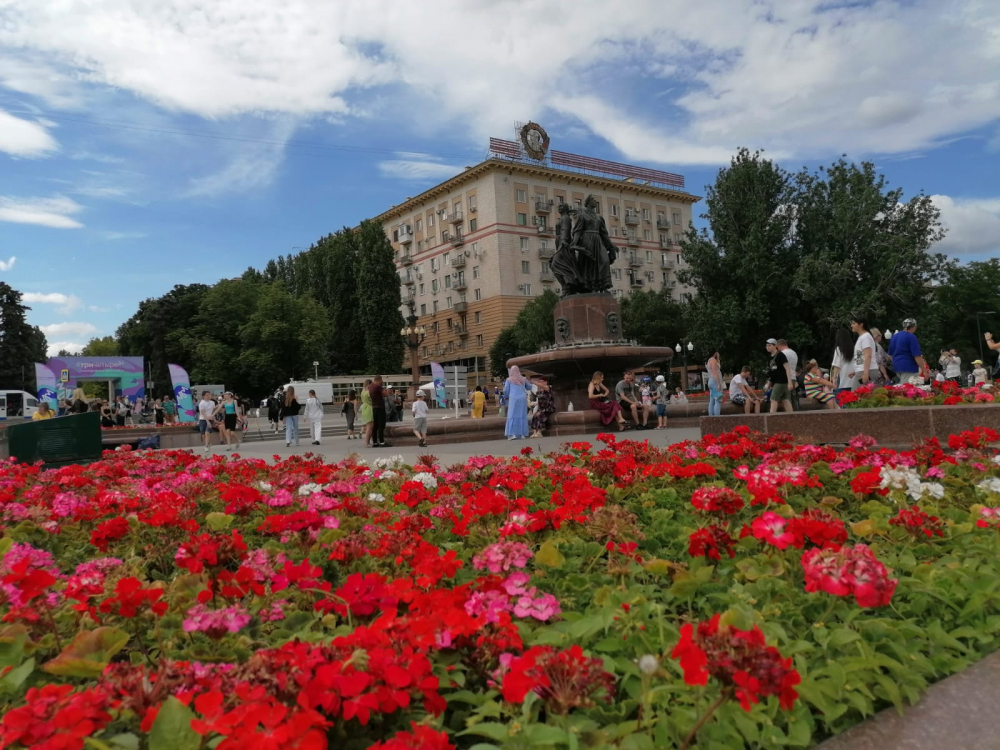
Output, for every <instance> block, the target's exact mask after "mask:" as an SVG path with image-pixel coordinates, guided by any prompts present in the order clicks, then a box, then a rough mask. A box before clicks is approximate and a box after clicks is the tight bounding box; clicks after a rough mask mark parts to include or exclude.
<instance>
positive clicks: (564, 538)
mask: <svg viewBox="0 0 1000 750" xmlns="http://www.w3.org/2000/svg"><path fill="white" fill-rule="evenodd" d="M996 438H997V435H996V434H995V433H991V432H990V431H988V430H977V431H974V432H970V433H965V434H963V435H959V436H955V437H953V438H952V439H951V440H949V446H947V448H946V449H942V447H941V446H939V445H938V444H937V443H936V441H928V443H927V444H925V445H924V446H922V447H920V448H919V449H917V450H913V451H909V452H905V453H897V452H894V451H890V450H885V449H878V448H877V447H875V446H874V445H871V444H870V443H871V441H867V440H857V441H855V442H854V444H853V445H852V446H851V447H850V448H848V449H846V450H843V451H840V452H838V451H835V450H833V449H828V448H818V447H814V446H797V447H796V446H793V445H792V444H791V443H790V440H789V439H788V437H787V436H772V437H770V438H763V437H760V436H755V435H752V434H750V433H749V431H747V430H746V429H742V430H737V431H734V432H733V433H730V434H727V435H721V436H712V437H709V438H705V439H704V440H702V441H700V442H697V443H682V444H678V445H674V446H671V447H670V448H668V449H665V450H660V449H656V448H652V447H650V446H649V445H647V444H645V443H634V442H621V443H616V442H615V437H614V436H612V435H602V436H600V440H601V441H602V442H604V443H605V444H606V447H599V446H598V447H595V446H593V445H591V444H590V443H587V442H579V443H573V444H572V445H569V446H567V448H566V451H565V452H563V453H559V454H553V455H551V456H547V457H544V458H537V457H535V456H532V455H531V451H530V448H525V450H524V451H523V455H522V456H520V457H518V458H515V459H507V460H503V459H497V458H492V457H477V458H472V459H470V460H469V461H468V462H467V463H466V464H465V465H462V466H454V467H447V468H444V467H439V466H436V465H435V460H434V459H433V457H431V456H427V457H423V458H422V459H421V460H422V462H423V464H422V465H420V466H416V467H412V468H410V467H403V466H400V465H398V464H396V462H394V461H393V460H392V459H387V458H382V459H378V460H376V461H375V462H374V464H373V465H371V466H366V465H365V464H363V463H362V462H360V461H356V460H347V461H345V462H343V463H340V464H336V465H330V464H323V463H322V462H321V461H320V460H319V459H314V458H312V457H309V456H295V457H292V458H289V459H286V460H283V461H280V462H277V463H274V464H268V463H266V462H264V461H260V460H248V459H236V460H231V461H226V460H224V459H222V458H221V457H213V458H208V459H201V458H198V457H197V456H194V455H192V454H189V453H185V452H171V451H162V452H157V453H133V452H129V451H122V452H118V453H113V454H112V453H109V454H106V457H105V459H104V460H102V461H101V462H99V463H95V464H91V465H88V466H85V467H78V466H74V467H66V468H62V469H58V470H52V471H48V472H41V471H40V470H39V469H38V468H37V467H33V466H25V465H18V466H15V465H11V464H5V465H3V467H2V472H0V518H2V525H3V531H4V536H3V537H2V539H0V553H2V563H0V612H2V614H3V625H2V626H0V675H2V676H0V702H3V704H4V705H3V706H2V708H3V711H2V713H3V718H2V720H0V746H2V747H15V748H16V747H22V746H25V747H39V748H42V747H44V748H82V747H84V746H85V744H84V743H85V741H86V747H88V748H96V749H97V750H104V749H105V748H113V749H116V750H117V749H119V748H121V749H124V748H137V747H144V748H146V747H148V748H149V750H164V749H166V748H171V749H172V750H189V749H190V750H197V749H198V748H220V749H221V750H229V749H230V748H241V749H244V750H252V749H254V748H282V749H284V748H290V749H294V748H302V749H306V748H310V749H311V748H326V747H344V748H355V747H356V748H363V747H369V746H372V747H378V748H383V750H387V749H392V750H404V749H405V748H442V749H443V748H451V747H461V748H471V747H474V746H475V747H477V748H479V750H486V749H487V748H491V747H621V748H640V749H641V748H654V747H655V748H670V747H693V746H694V745H695V744H696V745H697V746H698V747H706V748H707V747H711V748H740V747H745V746H746V747H767V748H770V747H778V746H788V747H809V746H811V745H813V744H815V743H816V742H817V741H819V740H821V739H822V738H824V737H825V736H827V735H829V734H831V733H834V732H838V731H841V730H843V729H845V728H847V727H849V726H851V725H853V724H855V723H857V722H858V721H860V720H861V719H863V718H864V717H866V716H869V715H871V714H872V713H873V712H874V711H876V710H878V709H879V708H881V707H883V706H887V705H892V704H896V705H897V706H902V705H903V704H904V703H907V702H913V701H915V700H916V699H917V698H918V697H919V695H920V693H921V691H922V690H923V689H924V688H925V687H926V686H927V685H928V683H930V682H932V681H934V680H937V679H940V678H941V677H943V676H945V675H948V674H951V673H954V672H957V671H959V670H961V669H963V668H965V667H966V666H968V665H969V664H971V663H972V662H973V661H975V660H976V659H978V658H979V657H980V656H982V655H983V654H985V653H987V652H989V651H992V650H994V649H995V648H996V639H997V637H998V634H1000V599H998V597H997V591H998V589H1000V554H998V553H1000V467H998V466H997V459H996V456H995V455H994V451H992V450H990V449H988V448H986V445H987V444H988V443H989V442H991V441H993V440H995V439H996Z"/></svg>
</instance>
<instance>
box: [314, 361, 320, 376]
mask: <svg viewBox="0 0 1000 750" xmlns="http://www.w3.org/2000/svg"><path fill="white" fill-rule="evenodd" d="M313 380H319V361H317V360H313Z"/></svg>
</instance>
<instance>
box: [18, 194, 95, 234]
mask: <svg viewBox="0 0 1000 750" xmlns="http://www.w3.org/2000/svg"><path fill="white" fill-rule="evenodd" d="M82 208H83V207H82V206H81V205H80V204H79V203H77V202H76V201H74V200H73V199H71V198H66V197H63V196H61V195H57V196H55V197H53V198H15V197H13V196H10V195H0V221H9V222H13V223H14V224H38V225H40V226H43V227H53V228H54V229H79V228H80V227H82V226H83V224H81V223H80V222H78V221H77V220H76V219H73V218H71V214H75V213H79V211H80V210H81V209H82Z"/></svg>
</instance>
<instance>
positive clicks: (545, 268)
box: [541, 260, 552, 274]
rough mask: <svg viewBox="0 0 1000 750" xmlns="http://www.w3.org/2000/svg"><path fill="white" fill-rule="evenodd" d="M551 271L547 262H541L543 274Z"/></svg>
mask: <svg viewBox="0 0 1000 750" xmlns="http://www.w3.org/2000/svg"><path fill="white" fill-rule="evenodd" d="M551 270H552V266H551V265H550V264H549V262H548V261H547V260H543V261H542V262H541V271H542V273H543V274H546V273H549V272H550V271H551Z"/></svg>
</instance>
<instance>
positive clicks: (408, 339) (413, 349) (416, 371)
mask: <svg viewBox="0 0 1000 750" xmlns="http://www.w3.org/2000/svg"><path fill="white" fill-rule="evenodd" d="M406 306H407V307H408V308H410V314H409V315H408V316H407V317H406V327H405V328H401V329H400V330H399V335H400V337H401V338H402V339H403V343H404V344H406V346H407V348H408V349H409V350H410V374H411V375H412V376H413V393H411V394H410V400H411V401H416V400H417V391H419V390H420V354H419V352H420V345H421V344H422V343H423V342H424V337H425V336H426V335H427V331H426V330H425V329H424V327H423V326H418V325H417V312H416V310H417V303H416V302H414V301H413V298H412V297H410V299H409V300H407V302H406Z"/></svg>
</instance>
